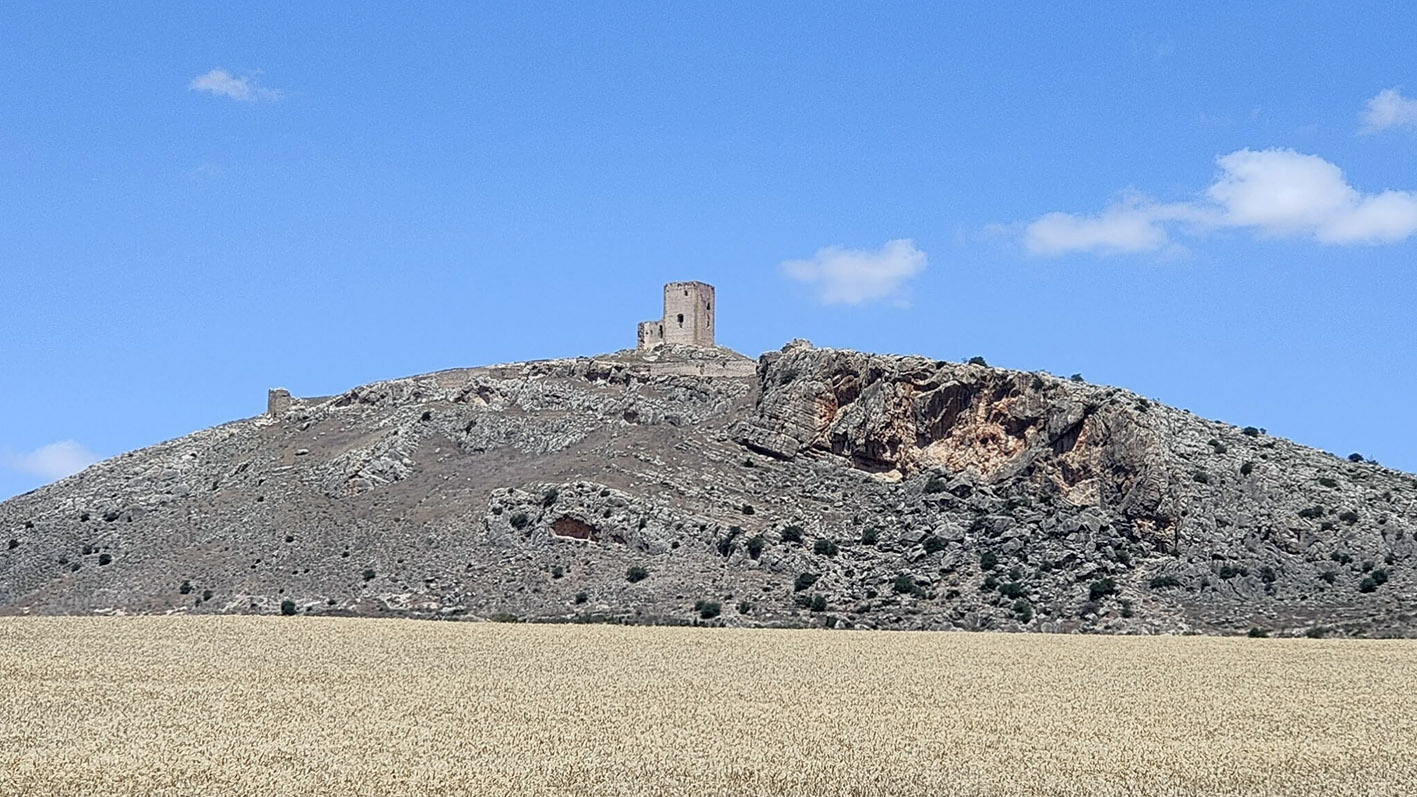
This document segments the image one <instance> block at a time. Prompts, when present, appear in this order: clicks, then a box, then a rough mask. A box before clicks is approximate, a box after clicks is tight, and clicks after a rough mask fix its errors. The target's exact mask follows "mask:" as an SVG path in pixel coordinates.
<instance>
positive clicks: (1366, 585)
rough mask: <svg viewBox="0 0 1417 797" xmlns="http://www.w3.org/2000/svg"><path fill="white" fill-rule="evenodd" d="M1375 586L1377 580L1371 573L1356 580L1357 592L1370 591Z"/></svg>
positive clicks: (1376, 586)
mask: <svg viewBox="0 0 1417 797" xmlns="http://www.w3.org/2000/svg"><path fill="white" fill-rule="evenodd" d="M1377 588H1378V580H1377V579H1376V578H1373V577H1372V575H1366V576H1363V580H1362V581H1360V582H1358V591H1359V592H1372V591H1373V590H1375V589H1377Z"/></svg>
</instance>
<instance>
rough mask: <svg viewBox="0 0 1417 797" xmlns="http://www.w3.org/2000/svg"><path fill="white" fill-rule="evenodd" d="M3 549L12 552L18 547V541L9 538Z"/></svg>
mask: <svg viewBox="0 0 1417 797" xmlns="http://www.w3.org/2000/svg"><path fill="white" fill-rule="evenodd" d="M5 547H6V548H8V549H9V550H11V551H13V550H15V549H16V548H18V547H20V541H19V540H17V539H15V538H14V537H11V538H10V541H9V542H8V543H6V545H5Z"/></svg>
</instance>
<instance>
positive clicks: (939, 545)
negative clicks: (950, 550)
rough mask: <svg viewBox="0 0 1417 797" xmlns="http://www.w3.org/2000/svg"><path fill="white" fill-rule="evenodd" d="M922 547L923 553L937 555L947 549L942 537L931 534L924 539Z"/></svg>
mask: <svg viewBox="0 0 1417 797" xmlns="http://www.w3.org/2000/svg"><path fill="white" fill-rule="evenodd" d="M924 545H925V553H938V552H939V551H943V550H944V549H945V548H946V547H948V545H949V544H948V543H946V542H945V538H944V537H940V536H938V535H935V534H931V535H929V536H927V537H926V538H925V542H924Z"/></svg>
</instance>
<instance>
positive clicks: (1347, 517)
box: [1338, 509, 1358, 526]
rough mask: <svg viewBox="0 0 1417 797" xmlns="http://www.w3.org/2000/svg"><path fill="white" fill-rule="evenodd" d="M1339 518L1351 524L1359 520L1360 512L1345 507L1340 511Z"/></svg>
mask: <svg viewBox="0 0 1417 797" xmlns="http://www.w3.org/2000/svg"><path fill="white" fill-rule="evenodd" d="M1338 519H1339V520H1341V521H1343V522H1344V523H1347V524H1348V525H1350V526H1351V525H1353V524H1354V523H1357V522H1358V513H1357V512H1354V511H1353V510H1351V509H1345V510H1344V511H1342V512H1339V513H1338Z"/></svg>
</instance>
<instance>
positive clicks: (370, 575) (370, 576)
mask: <svg viewBox="0 0 1417 797" xmlns="http://www.w3.org/2000/svg"><path fill="white" fill-rule="evenodd" d="M360 575H362V576H364V580H365V581H373V580H374V576H375V573H374V570H373V568H369V569H366V570H365V571H364V572H363V573H360Z"/></svg>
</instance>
